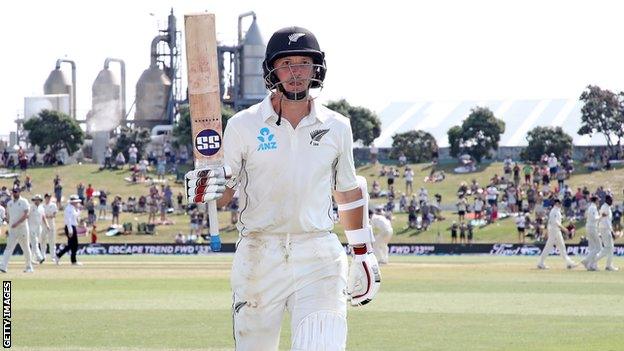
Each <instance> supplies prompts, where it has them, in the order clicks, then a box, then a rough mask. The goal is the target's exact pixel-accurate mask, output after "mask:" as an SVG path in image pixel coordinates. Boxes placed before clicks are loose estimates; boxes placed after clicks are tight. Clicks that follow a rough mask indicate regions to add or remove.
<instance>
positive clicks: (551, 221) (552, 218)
mask: <svg viewBox="0 0 624 351" xmlns="http://www.w3.org/2000/svg"><path fill="white" fill-rule="evenodd" d="M560 225H561V211H560V210H559V208H557V207H555V206H553V208H552V209H551V210H550V213H549V214H548V229H549V230H560V228H559V226H560Z"/></svg>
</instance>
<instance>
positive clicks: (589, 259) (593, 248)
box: [581, 195, 602, 271]
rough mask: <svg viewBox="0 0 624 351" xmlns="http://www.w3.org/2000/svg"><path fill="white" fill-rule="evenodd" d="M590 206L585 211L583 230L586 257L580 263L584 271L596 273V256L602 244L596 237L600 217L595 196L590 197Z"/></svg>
mask: <svg viewBox="0 0 624 351" xmlns="http://www.w3.org/2000/svg"><path fill="white" fill-rule="evenodd" d="M589 201H590V205H589V207H588V208H587V211H585V218H586V221H585V229H587V246H588V247H587V250H588V253H587V256H585V258H583V260H582V261H581V263H582V264H583V266H585V269H587V270H588V271H596V270H598V264H597V262H596V256H598V253H599V252H600V249H601V248H602V243H601V242H600V238H599V237H598V220H599V219H600V215H599V214H598V207H597V205H596V204H597V203H598V197H597V196H596V195H592V196H591V197H590V198H589Z"/></svg>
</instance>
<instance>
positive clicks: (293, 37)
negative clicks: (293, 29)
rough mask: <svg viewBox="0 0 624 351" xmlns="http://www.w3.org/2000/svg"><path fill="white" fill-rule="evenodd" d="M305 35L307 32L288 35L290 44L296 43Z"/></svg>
mask: <svg viewBox="0 0 624 351" xmlns="http://www.w3.org/2000/svg"><path fill="white" fill-rule="evenodd" d="M304 35H305V33H293V34H291V35H289V36H288V45H290V43H296V42H297V40H299V38H301V37H302V36H304Z"/></svg>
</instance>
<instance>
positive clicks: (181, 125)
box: [173, 105, 236, 150]
mask: <svg viewBox="0 0 624 351" xmlns="http://www.w3.org/2000/svg"><path fill="white" fill-rule="evenodd" d="M235 113H236V112H235V111H234V110H233V109H232V108H230V107H229V106H226V105H221V123H222V124H223V130H225V126H226V125H227V121H228V120H229V119H230V118H231V117H232V116H234V114H235ZM191 134H192V133H191V113H190V110H189V107H188V105H183V106H181V107H180V118H179V119H178V123H176V125H175V126H174V127H173V136H174V138H175V140H174V146H176V147H178V146H180V145H193V140H192V138H193V137H192V135H191ZM191 150H192V148H191Z"/></svg>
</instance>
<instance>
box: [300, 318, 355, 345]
mask: <svg viewBox="0 0 624 351" xmlns="http://www.w3.org/2000/svg"><path fill="white" fill-rule="evenodd" d="M346 344H347V319H346V318H345V316H343V315H341V314H340V313H337V312H334V311H318V312H314V313H311V314H309V315H307V316H306V317H305V318H304V319H302V320H301V322H299V325H298V326H297V330H296V331H295V334H294V336H293V339H292V348H291V351H343V350H344V349H345V347H346Z"/></svg>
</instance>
